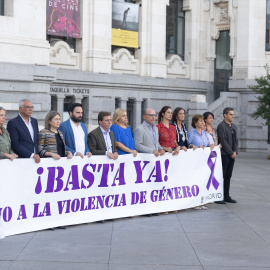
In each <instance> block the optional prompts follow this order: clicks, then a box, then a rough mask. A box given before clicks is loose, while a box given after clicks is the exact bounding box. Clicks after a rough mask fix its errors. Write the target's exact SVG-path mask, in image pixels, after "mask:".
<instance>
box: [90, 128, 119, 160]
mask: <svg viewBox="0 0 270 270" xmlns="http://www.w3.org/2000/svg"><path fill="white" fill-rule="evenodd" d="M110 137H111V141H112V151H113V153H115V152H117V150H116V146H115V139H114V134H113V132H112V131H110ZM88 146H89V148H90V151H91V153H92V154H93V155H105V154H106V151H107V146H106V142H105V140H104V137H103V134H102V132H101V129H100V127H97V128H96V129H94V130H92V131H91V132H90V133H89V134H88Z"/></svg>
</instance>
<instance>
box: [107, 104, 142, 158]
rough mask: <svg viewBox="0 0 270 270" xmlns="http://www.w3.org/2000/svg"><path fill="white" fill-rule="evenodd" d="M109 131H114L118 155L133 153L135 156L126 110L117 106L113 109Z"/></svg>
mask: <svg viewBox="0 0 270 270" xmlns="http://www.w3.org/2000/svg"><path fill="white" fill-rule="evenodd" d="M112 122H113V125H112V126H111V128H110V129H111V131H112V132H113V133H114V137H115V144H116V148H117V152H118V154H119V155H125V154H133V156H134V157H136V156H137V151H136V150H135V142H134V139H133V134H132V130H131V128H130V126H128V118H127V112H126V111H125V110H124V109H121V108H118V109H116V110H115V111H114V114H113V118H112Z"/></svg>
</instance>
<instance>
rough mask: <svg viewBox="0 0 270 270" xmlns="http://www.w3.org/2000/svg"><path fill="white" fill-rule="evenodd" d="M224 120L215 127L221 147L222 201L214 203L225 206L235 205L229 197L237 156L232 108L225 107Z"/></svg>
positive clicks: (236, 140)
mask: <svg viewBox="0 0 270 270" xmlns="http://www.w3.org/2000/svg"><path fill="white" fill-rule="evenodd" d="M223 116H224V120H223V121H222V122H221V123H220V124H219V125H218V127H217V135H218V142H219V143H220V144H221V145H222V148H221V159H222V168H223V179H224V183H223V190H224V194H223V196H224V201H217V202H216V203H219V204H225V203H226V202H228V203H236V200H233V199H232V198H231V197H230V193H229V192H230V182H231V177H232V172H233V166H234V162H235V158H236V155H237V154H238V138H237V128H236V126H235V125H234V124H233V123H232V122H233V119H234V112H233V108H230V107H227V108H225V109H224V110H223Z"/></svg>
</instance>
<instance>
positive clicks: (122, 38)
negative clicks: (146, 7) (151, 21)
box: [112, 1, 139, 48]
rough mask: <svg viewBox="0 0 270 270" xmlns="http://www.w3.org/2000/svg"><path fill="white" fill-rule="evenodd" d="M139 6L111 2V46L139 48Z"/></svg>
mask: <svg viewBox="0 0 270 270" xmlns="http://www.w3.org/2000/svg"><path fill="white" fill-rule="evenodd" d="M138 31H139V5H138V4H132V3H120V2H115V1H113V2H112V45H115V46H123V47H130V48H138V47H139V38H138V37H139V35H138Z"/></svg>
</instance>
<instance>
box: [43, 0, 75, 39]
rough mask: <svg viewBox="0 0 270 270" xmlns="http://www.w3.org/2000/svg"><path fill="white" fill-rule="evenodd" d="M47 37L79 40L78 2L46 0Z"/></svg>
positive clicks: (73, 0)
mask: <svg viewBox="0 0 270 270" xmlns="http://www.w3.org/2000/svg"><path fill="white" fill-rule="evenodd" d="M46 28H47V35H53V36H60V37H72V38H80V0H47V25H46Z"/></svg>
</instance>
